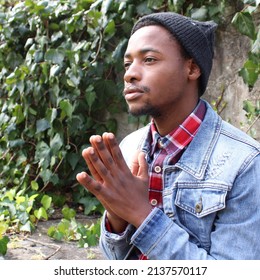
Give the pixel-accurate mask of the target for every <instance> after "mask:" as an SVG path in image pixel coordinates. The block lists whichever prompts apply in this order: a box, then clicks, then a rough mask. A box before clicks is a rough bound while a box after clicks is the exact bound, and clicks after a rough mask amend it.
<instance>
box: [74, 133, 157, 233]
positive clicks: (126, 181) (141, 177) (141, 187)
mask: <svg viewBox="0 0 260 280" xmlns="http://www.w3.org/2000/svg"><path fill="white" fill-rule="evenodd" d="M90 143H91V147H88V148H86V149H84V150H83V152H82V156H83V158H84V159H85V161H86V164H87V166H88V169H89V171H90V173H91V175H92V176H90V175H88V174H87V173H86V172H81V173H79V174H78V175H77V180H78V182H79V183H80V184H81V185H83V186H84V187H85V188H86V189H87V190H88V191H90V192H91V193H92V194H93V195H95V196H96V198H97V199H98V200H99V201H100V202H101V203H102V205H103V206H104V207H105V209H106V210H107V217H108V219H109V222H110V224H111V225H112V228H113V230H114V232H121V231H123V230H124V229H125V227H126V225H127V224H128V223H129V224H132V225H134V226H135V227H136V228H138V227H139V226H140V225H141V223H142V222H143V221H144V219H145V218H146V217H147V216H148V214H149V213H150V211H151V209H152V207H151V205H150V203H149V199H148V167H147V163H146V161H145V155H144V153H142V152H139V153H138V154H136V155H135V156H134V155H133V162H132V166H131V169H130V168H129V167H128V166H127V164H126V162H125V160H124V158H123V155H122V153H121V150H120V148H119V145H118V143H117V141H116V138H115V136H114V134H112V133H104V134H103V135H102V136H99V135H95V136H91V138H90Z"/></svg>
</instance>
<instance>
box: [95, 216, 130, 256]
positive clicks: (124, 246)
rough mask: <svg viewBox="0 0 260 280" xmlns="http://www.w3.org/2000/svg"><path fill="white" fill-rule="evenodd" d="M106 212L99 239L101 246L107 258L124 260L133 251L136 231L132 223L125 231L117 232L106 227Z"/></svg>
mask: <svg viewBox="0 0 260 280" xmlns="http://www.w3.org/2000/svg"><path fill="white" fill-rule="evenodd" d="M105 217H106V212H105V213H104V215H103V219H102V222H101V236H100V239H99V245H100V248H101V250H102V252H103V254H104V255H105V257H106V258H107V259H114V260H123V259H125V258H126V256H127V255H128V252H130V251H131V248H132V247H133V245H131V244H130V240H131V237H132V235H133V233H134V232H135V228H134V227H133V226H132V225H128V226H127V228H126V229H125V231H124V232H122V233H121V234H115V233H112V232H109V231H108V230H107V229H106V222H105Z"/></svg>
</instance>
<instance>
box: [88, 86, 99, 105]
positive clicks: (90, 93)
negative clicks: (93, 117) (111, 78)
mask: <svg viewBox="0 0 260 280" xmlns="http://www.w3.org/2000/svg"><path fill="white" fill-rule="evenodd" d="M96 98H97V95H96V92H95V91H94V87H93V86H89V87H88V88H87V90H86V93H85V99H86V101H87V104H88V106H89V109H90V110H91V107H92V105H93V103H94V102H95V100H96Z"/></svg>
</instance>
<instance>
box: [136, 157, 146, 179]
mask: <svg viewBox="0 0 260 280" xmlns="http://www.w3.org/2000/svg"><path fill="white" fill-rule="evenodd" d="M138 164H139V170H138V175H137V176H139V177H140V178H143V179H148V164H147V162H146V159H145V153H144V152H140V153H139V154H138Z"/></svg>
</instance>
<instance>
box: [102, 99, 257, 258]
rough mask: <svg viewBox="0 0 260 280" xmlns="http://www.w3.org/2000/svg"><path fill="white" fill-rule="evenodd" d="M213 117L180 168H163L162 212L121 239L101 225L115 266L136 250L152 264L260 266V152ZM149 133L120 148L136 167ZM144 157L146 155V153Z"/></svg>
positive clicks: (209, 111)
mask: <svg viewBox="0 0 260 280" xmlns="http://www.w3.org/2000/svg"><path fill="white" fill-rule="evenodd" d="M206 106H207V112H206V115H205V118H204V120H203V123H202V124H201V126H200V128H199V131H198V133H197V134H196V136H195V138H194V139H193V141H192V142H191V143H190V145H189V146H188V148H187V150H186V151H185V152H184V154H183V155H182V157H181V158H180V160H179V162H178V163H177V164H175V165H169V166H164V170H163V206H164V209H163V211H162V210H160V209H159V208H154V209H153V211H152V212H151V213H150V214H149V216H148V217H147V218H146V219H145V221H144V222H143V223H142V225H141V226H140V227H139V228H138V229H135V228H134V227H133V226H132V225H128V227H127V228H126V230H125V232H124V233H122V234H121V235H117V234H114V233H110V232H108V231H106V229H105V225H104V221H103V222H102V225H101V238H100V246H101V248H102V250H103V252H104V254H105V255H106V257H107V258H109V259H124V258H125V256H126V255H127V253H128V252H129V250H131V248H133V247H137V248H138V249H139V250H140V251H141V252H142V253H144V254H145V255H147V257H148V259H151V260H152V259H161V260H163V259H168V260H170V259H172V260H174V259H176V260H182V259H193V260H197V259H238V260H239V259H260V241H259V236H260V144H259V143H258V142H256V141H254V140H253V139H252V138H250V137H249V136H247V135H246V134H245V133H243V132H242V131H240V130H238V129H236V128H235V127H233V126H231V125H230V124H228V123H226V122H225V121H223V120H222V119H221V118H220V117H219V116H218V115H217V114H216V113H215V112H214V110H213V109H212V108H211V107H210V105H209V104H208V103H207V102H206ZM148 129H149V126H146V127H144V128H142V129H140V130H138V131H135V132H133V133H131V134H130V135H128V136H127V137H126V138H125V139H124V140H123V141H122V143H121V149H122V151H123V155H124V157H125V159H126V161H127V163H128V164H130V162H131V159H132V155H133V153H134V151H135V150H136V149H138V148H140V147H142V144H143V143H144V140H145V138H146V135H147V132H148ZM145 152H148V151H147V150H145Z"/></svg>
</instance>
